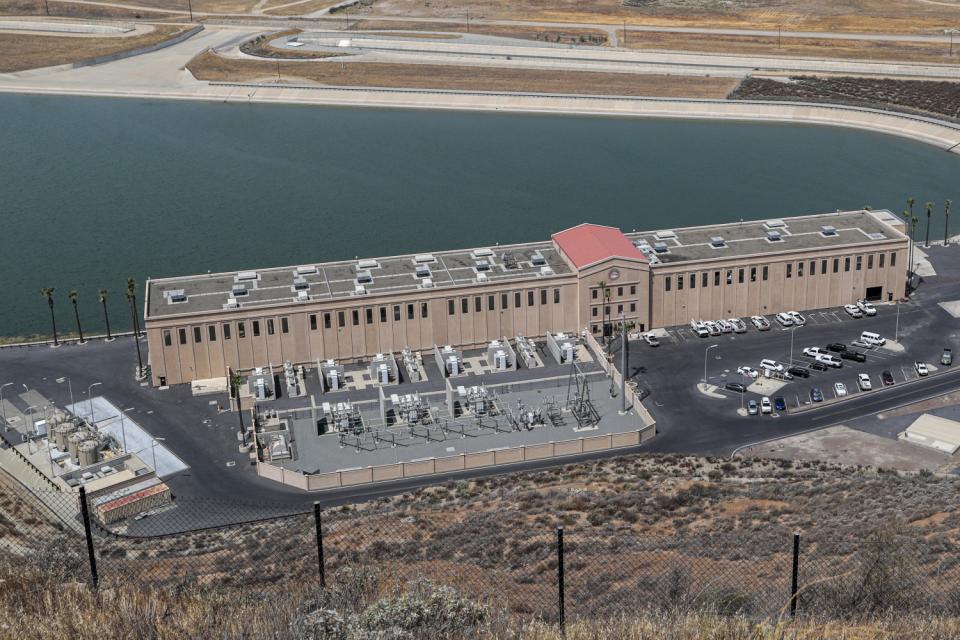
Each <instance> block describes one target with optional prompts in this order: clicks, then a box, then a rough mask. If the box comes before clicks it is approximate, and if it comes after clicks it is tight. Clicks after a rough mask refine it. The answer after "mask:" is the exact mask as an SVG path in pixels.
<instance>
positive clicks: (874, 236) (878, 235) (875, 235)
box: [867, 231, 887, 240]
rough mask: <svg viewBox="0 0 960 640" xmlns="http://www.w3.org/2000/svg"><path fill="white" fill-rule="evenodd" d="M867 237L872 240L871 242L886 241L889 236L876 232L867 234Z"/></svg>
mask: <svg viewBox="0 0 960 640" xmlns="http://www.w3.org/2000/svg"><path fill="white" fill-rule="evenodd" d="M867 237H868V238H870V239H871V240H886V239H887V236H885V235H883V234H882V233H880V232H879V231H874V232H872V233H868V234H867Z"/></svg>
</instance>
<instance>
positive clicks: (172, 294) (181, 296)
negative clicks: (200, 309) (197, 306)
mask: <svg viewBox="0 0 960 640" xmlns="http://www.w3.org/2000/svg"><path fill="white" fill-rule="evenodd" d="M165 294H166V296H167V299H168V300H169V301H170V302H186V301H187V294H186V293H185V292H184V290H183V289H172V290H170V291H167V292H165Z"/></svg>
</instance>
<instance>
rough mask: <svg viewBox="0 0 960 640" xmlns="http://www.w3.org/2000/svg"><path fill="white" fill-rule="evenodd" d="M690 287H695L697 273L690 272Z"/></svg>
mask: <svg viewBox="0 0 960 640" xmlns="http://www.w3.org/2000/svg"><path fill="white" fill-rule="evenodd" d="M690 288H691V289H696V288H697V274H695V273H691V274H690Z"/></svg>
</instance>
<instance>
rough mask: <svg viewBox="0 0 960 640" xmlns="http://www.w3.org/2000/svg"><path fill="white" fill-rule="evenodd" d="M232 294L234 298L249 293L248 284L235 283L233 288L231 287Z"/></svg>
mask: <svg viewBox="0 0 960 640" xmlns="http://www.w3.org/2000/svg"><path fill="white" fill-rule="evenodd" d="M230 295H232V296H233V297H234V298H236V297H239V296H245V295H247V286H246V285H243V284H235V285H233V288H231V289H230Z"/></svg>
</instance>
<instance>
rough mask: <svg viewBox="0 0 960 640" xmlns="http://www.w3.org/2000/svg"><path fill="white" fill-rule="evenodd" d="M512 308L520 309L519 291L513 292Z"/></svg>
mask: <svg viewBox="0 0 960 640" xmlns="http://www.w3.org/2000/svg"><path fill="white" fill-rule="evenodd" d="M593 297H594V298H596V297H597V296H593ZM513 306H515V307H516V308H517V309H519V308H520V292H519V291H514V292H513Z"/></svg>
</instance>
